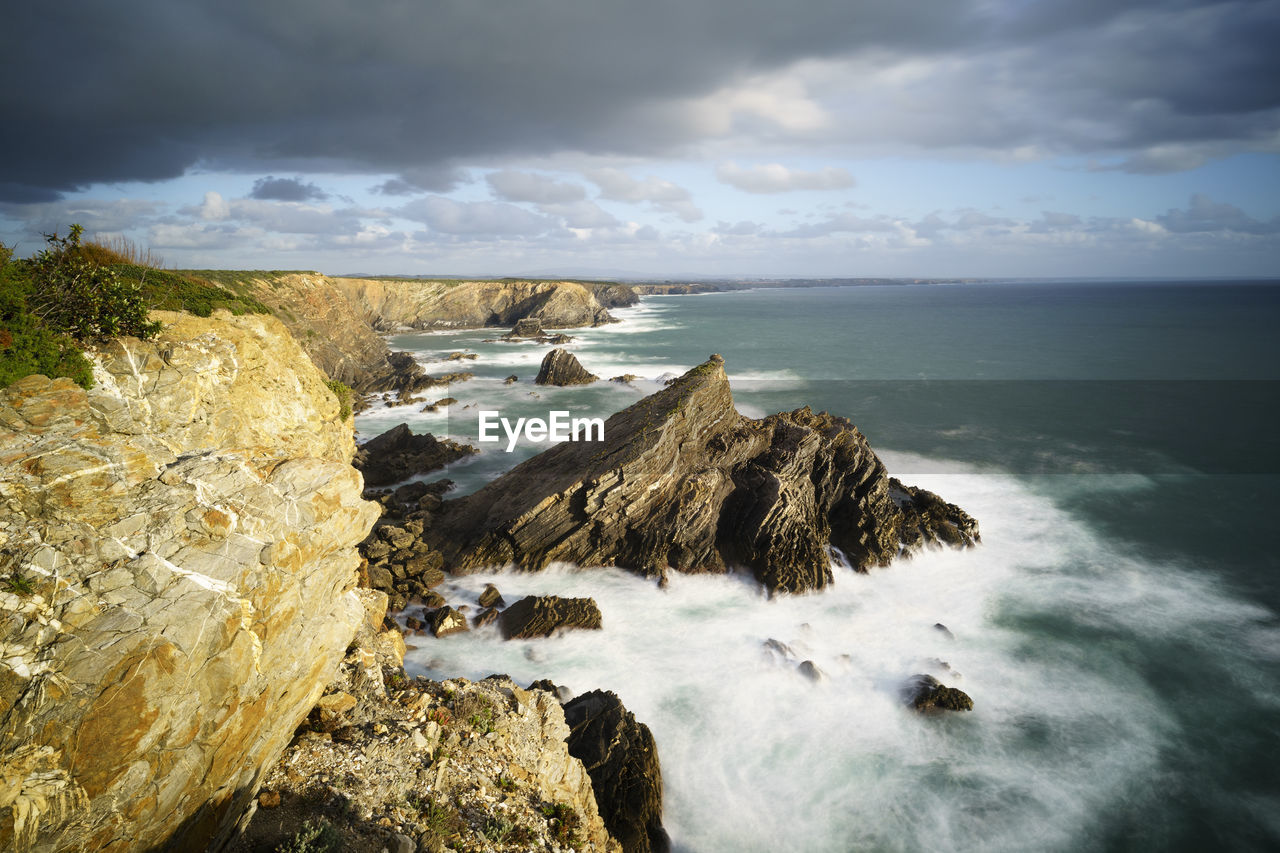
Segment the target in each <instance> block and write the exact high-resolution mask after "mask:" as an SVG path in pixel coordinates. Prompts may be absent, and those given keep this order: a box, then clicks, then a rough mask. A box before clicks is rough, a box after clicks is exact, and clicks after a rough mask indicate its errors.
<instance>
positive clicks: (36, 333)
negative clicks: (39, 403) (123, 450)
mask: <svg viewBox="0 0 1280 853" xmlns="http://www.w3.org/2000/svg"><path fill="white" fill-rule="evenodd" d="M83 235H84V229H83V228H82V227H81V226H79V225H72V226H71V229H70V231H69V232H68V233H67V235H66V236H65V237H63V236H59V235H57V234H49V235H47V236H46V238H45V242H46V246H45V248H44V249H42V250H41V251H39V252H37V253H36V254H35V255H34V256H32V257H31V258H25V259H23V258H14V256H13V250H12V249H11V248H9V247H7V246H0V387H5V386H7V385H10V384H11V383H13V382H16V381H17V380H19V379H21V378H22V377H24V376H30V375H32V374H43V375H45V376H48V377H50V378H52V379H56V378H59V377H67V378H69V379H71V380H73V381H74V382H75V383H76V384H78V385H80V386H81V387H83V388H89V387H91V386H92V385H93V371H92V367H91V365H90V363H89V360H88V359H87V358H85V355H84V348H85V347H86V346H91V345H93V344H96V343H99V342H101V341H104V340H108V339H111V338H116V337H120V336H124V335H129V336H133V337H137V338H142V339H144V340H145V339H148V338H153V337H155V336H156V335H157V334H159V332H160V324H159V323H157V322H154V321H152V320H151V319H150V317H149V315H150V312H151V311H152V310H153V309H167V310H173V311H187V312H190V313H192V314H196V315H198V316H201V317H207V316H209V315H210V314H212V313H213V311H214V310H215V309H217V308H226V309H227V310H229V311H231V312H232V313H234V314H245V313H269V309H268V308H267V307H266V306H265V305H263V304H262V303H261V302H259V301H258V300H257V299H254V298H253V297H252V296H251V295H246V294H239V293H233V292H231V291H229V290H224V289H223V288H221V287H219V286H217V285H216V284H213V283H211V282H208V281H200V280H197V279H195V278H193V277H190V276H187V275H183V274H179V273H175V272H170V271H168V270H162V269H159V268H158V267H159V263H160V260H159V258H157V257H156V256H154V255H153V254H152V253H151V252H150V251H149V250H147V251H141V250H139V249H138V248H137V247H136V246H134V245H133V244H132V243H131V242H129V241H127V240H123V241H116V242H115V243H112V244H108V243H99V242H94V241H89V242H84V241H82V237H83Z"/></svg>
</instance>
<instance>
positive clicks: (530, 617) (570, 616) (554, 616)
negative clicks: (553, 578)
mask: <svg viewBox="0 0 1280 853" xmlns="http://www.w3.org/2000/svg"><path fill="white" fill-rule="evenodd" d="M500 624H501V626H502V636H504V637H506V638H507V639H508V640H519V639H526V638H529V637H550V636H551V635H552V634H554V633H555V632H556V630H557V629H559V628H587V629H596V630H598V629H599V628H600V627H601V625H602V620H601V618H600V608H599V607H597V606H596V602H595V600H594V599H591V598H561V597H559V596H558V595H544V596H534V595H526V596H525V597H524V598H522V599H520V600H519V601H517V602H516V603H515V604H513V605H511V606H510V607H508V608H507V609H506V610H504V611H502V616H501V617H500Z"/></svg>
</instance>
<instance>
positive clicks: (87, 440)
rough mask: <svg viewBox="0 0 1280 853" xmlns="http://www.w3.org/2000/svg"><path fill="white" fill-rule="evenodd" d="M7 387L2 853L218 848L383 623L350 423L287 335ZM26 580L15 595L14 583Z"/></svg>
mask: <svg viewBox="0 0 1280 853" xmlns="http://www.w3.org/2000/svg"><path fill="white" fill-rule="evenodd" d="M159 317H160V319H162V320H163V321H164V323H165V326H166V329H165V332H164V333H163V334H162V336H161V337H160V338H159V339H157V340H155V341H152V342H147V343H144V342H141V341H137V340H133V339H126V340H123V341H119V342H114V343H112V344H110V345H109V346H107V347H106V348H105V349H104V350H103V351H102V352H101V353H100V354H98V355H97V356H96V357H95V360H96V362H97V366H96V370H95V374H96V378H97V385H96V386H95V388H93V389H92V390H90V391H87V392H86V391H84V390H82V389H80V388H78V387H76V386H74V385H72V384H70V383H69V382H68V381H66V380H57V381H50V380H48V379H45V378H44V377H39V376H33V377H28V378H27V379H24V380H21V381H19V382H17V383H15V384H14V385H12V386H10V387H9V388H8V389H4V390H0V849H6V850H7V849H16V850H21V851H63V850H67V851H70V850H119V851H124V850H138V849H149V848H152V847H156V846H163V845H166V844H167V845H171V846H172V849H200V848H201V845H202V844H203V841H204V840H205V839H207V838H209V837H212V836H214V835H217V834H218V833H225V831H226V830H228V829H229V828H230V825H231V824H232V823H233V822H234V821H235V820H236V819H237V818H238V817H239V816H240V814H241V813H242V811H243V807H244V806H245V805H246V804H247V803H248V802H249V801H250V799H251V798H252V797H253V795H254V792H255V790H256V788H257V785H258V782H259V777H260V776H261V774H262V773H263V772H264V768H267V767H269V766H270V765H271V763H272V762H273V761H274V760H275V759H276V757H277V756H278V755H279V754H280V752H281V751H282V750H283V748H284V747H285V745H286V744H287V743H288V741H289V739H290V737H291V735H292V733H293V730H294V728H295V727H296V725H297V724H298V723H299V721H301V720H302V719H303V718H304V717H305V716H306V714H307V712H308V711H309V710H310V709H311V708H312V706H313V705H314V704H315V700H316V698H317V697H318V696H319V695H320V694H321V691H322V690H323V687H324V685H325V684H326V683H327V682H328V681H329V680H330V679H331V678H332V676H333V673H334V672H335V670H336V667H337V664H338V662H339V661H340V659H341V658H342V656H343V653H344V652H345V650H346V647H347V644H348V642H349V641H350V639H351V636H352V634H353V633H354V631H355V627H356V625H357V623H358V622H359V620H360V619H361V616H362V613H363V608H362V606H361V604H360V602H359V600H358V599H357V598H356V596H355V595H354V593H352V592H351V587H352V586H353V584H354V581H355V568H356V564H357V561H358V558H357V554H356V551H355V548H354V546H355V544H356V542H358V541H359V540H361V539H362V538H363V537H364V536H365V534H366V533H367V532H368V530H369V528H370V526H371V525H372V523H373V521H374V520H375V518H376V516H377V509H376V505H374V504H371V503H368V502H366V501H364V500H362V499H361V497H360V491H361V482H360V476H359V474H358V473H357V472H356V471H355V470H354V469H352V467H351V465H350V459H351V454H352V449H353V448H352V436H351V429H350V426H349V424H344V423H343V422H341V421H339V420H338V402H337V400H336V399H335V398H334V397H333V395H332V394H330V393H329V391H328V390H327V388H326V387H325V385H324V377H323V376H322V375H321V374H320V372H319V371H318V370H316V369H315V367H313V365H312V364H311V362H310V360H309V359H308V358H306V357H305V356H304V353H303V351H302V349H301V348H300V347H299V346H298V344H297V343H296V342H294V341H293V339H292V338H290V337H289V335H288V334H286V333H285V330H284V329H283V327H282V326H281V325H280V324H279V322H278V321H276V320H275V319H273V318H270V317H261V316H246V317H234V318H233V317H230V316H229V315H226V314H222V313H220V314H219V315H217V316H215V317H212V318H208V319H200V318H195V317H190V316H187V315H180V314H168V313H161V314H159ZM6 578H7V580H6Z"/></svg>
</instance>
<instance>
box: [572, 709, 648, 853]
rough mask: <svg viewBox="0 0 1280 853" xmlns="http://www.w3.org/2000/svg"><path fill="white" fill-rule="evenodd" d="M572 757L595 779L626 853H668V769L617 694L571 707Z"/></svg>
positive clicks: (604, 814) (601, 801)
mask: <svg viewBox="0 0 1280 853" xmlns="http://www.w3.org/2000/svg"><path fill="white" fill-rule="evenodd" d="M564 718H565V722H566V723H568V724H569V730H570V731H569V753H570V754H571V755H573V757H574V758H578V759H581V761H582V763H583V765H584V766H585V767H586V768H587V772H588V773H589V774H591V787H592V789H593V790H594V791H595V795H596V804H597V805H598V806H599V809H600V816H601V817H602V818H604V824H605V826H606V827H608V828H609V834H610V835H612V836H613V837H614V838H616V839H617V840H618V841H619V842H621V844H622V849H623V850H624V851H625V853H667V851H669V850H670V849H671V839H670V838H668V836H667V832H666V830H665V829H663V828H662V769H661V767H660V766H659V764H658V747H657V745H656V744H655V743H654V740H653V734H652V733H651V732H650V731H649V727H648V726H646V725H645V724H644V723H641V722H637V721H636V718H635V715H634V714H632V713H631V712H630V711H628V710H627V709H626V707H624V706H623V704H622V700H621V699H619V698H618V697H617V695H616V694H614V693H611V692H605V691H601V690H593V691H591V692H590V693H584V694H583V695H581V696H579V697H577V698H576V699H573V700H571V701H569V702H566V703H565V706H564Z"/></svg>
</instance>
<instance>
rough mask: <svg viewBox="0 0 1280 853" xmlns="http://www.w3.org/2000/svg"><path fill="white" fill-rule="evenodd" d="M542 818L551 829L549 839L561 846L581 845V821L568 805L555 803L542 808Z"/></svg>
mask: <svg viewBox="0 0 1280 853" xmlns="http://www.w3.org/2000/svg"><path fill="white" fill-rule="evenodd" d="M542 816H543V817H545V818H546V819H547V824H548V826H549V827H550V829H551V837H552V838H554V839H555V840H556V841H558V842H560V843H561V844H569V845H571V846H575V847H576V846H577V845H578V844H581V843H582V838H581V835H582V819H581V818H580V817H578V813H577V812H575V811H574V810H573V806H571V805H569V804H568V803H556V804H555V805H545V806H543V807H542Z"/></svg>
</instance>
